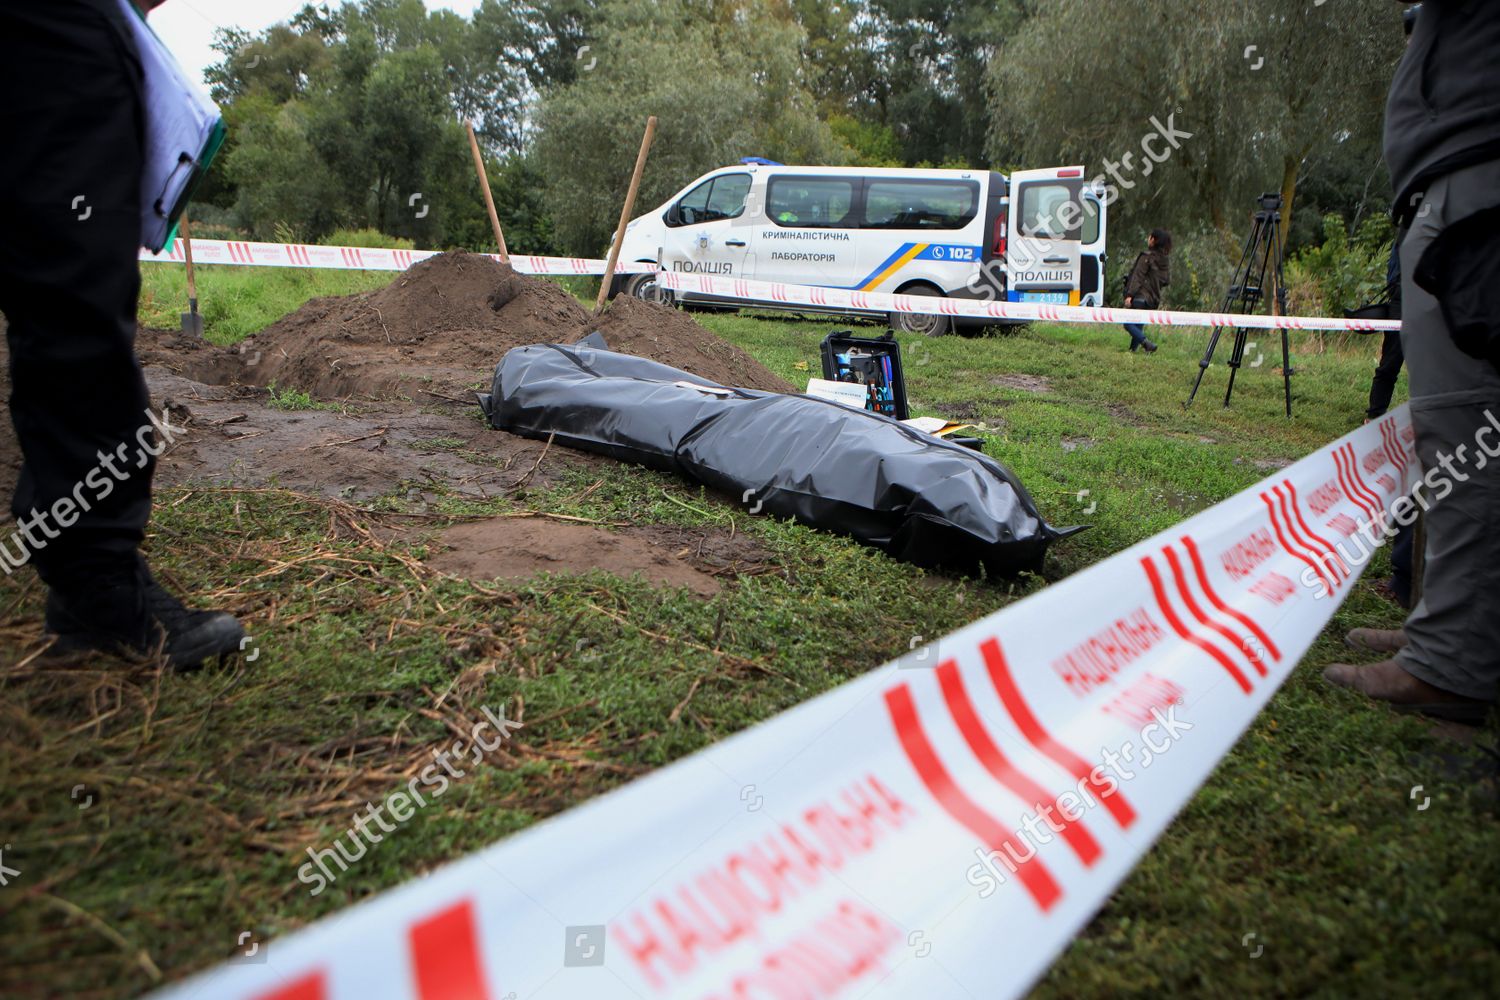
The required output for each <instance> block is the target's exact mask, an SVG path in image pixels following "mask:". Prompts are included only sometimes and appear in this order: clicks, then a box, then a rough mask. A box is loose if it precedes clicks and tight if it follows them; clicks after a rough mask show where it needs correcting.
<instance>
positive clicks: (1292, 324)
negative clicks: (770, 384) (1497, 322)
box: [657, 271, 1401, 333]
mask: <svg viewBox="0 0 1500 1000" xmlns="http://www.w3.org/2000/svg"><path fill="white" fill-rule="evenodd" d="M657 283H658V284H660V285H661V286H662V287H663V288H670V289H672V290H674V291H688V292H696V293H699V294H703V295H713V296H716V297H718V298H724V299H740V300H743V301H745V302H747V303H751V302H763V303H767V304H770V305H774V306H777V307H780V308H787V307H789V306H807V307H809V308H812V309H828V310H833V311H841V310H848V311H850V312H875V313H892V312H897V313H919V314H922V315H934V314H936V315H940V316H952V317H955V318H965V319H980V320H984V319H991V320H993V319H1015V320H1026V321H1043V322H1053V323H1110V324H1118V323H1144V324H1146V325H1148V326H1209V327H1212V326H1233V327H1245V328H1247V329H1265V330H1280V329H1287V330H1351V331H1354V332H1356V333H1375V332H1378V331H1385V330H1399V329H1401V321H1400V320H1369V319H1334V318H1332V317H1329V316H1255V315H1244V314H1241V313H1233V314H1231V313H1203V312H1183V311H1179V310H1173V309H1112V308H1108V307H1105V306H1058V305H1046V304H1044V303H1040V302H998V301H997V302H991V301H986V300H984V299H962V298H951V297H950V298H936V297H933V296H926V295H892V294H890V293H888V292H861V291H857V290H855V289H851V288H829V287H826V286H823V285H785V284H779V283H777V282H771V281H752V280H750V279H748V278H725V277H722V276H719V275H712V274H697V273H689V272H678V271H662V272H660V274H659V276H658V277H657Z"/></svg>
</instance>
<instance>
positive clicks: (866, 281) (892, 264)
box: [846, 243, 984, 292]
mask: <svg viewBox="0 0 1500 1000" xmlns="http://www.w3.org/2000/svg"><path fill="white" fill-rule="evenodd" d="M983 253H984V248H983V247H977V246H954V245H950V244H946V243H903V244H901V246H900V247H898V248H897V249H896V252H895V253H893V254H891V255H890V256H889V257H887V258H886V259H885V260H883V261H881V262H880V264H879V265H877V266H876V268H875V270H873V271H871V272H870V273H869V274H867V275H865V276H864V278H862V279H861V280H860V281H859V282H857V283H856V284H853V285H848V286H846V287H848V288H852V289H854V290H855V291H857V292H872V291H874V290H875V288H876V286H878V285H879V284H880V283H881V282H883V281H885V280H886V279H888V278H890V277H892V276H893V275H895V274H896V273H897V272H898V271H900V270H901V269H902V268H903V267H905V266H906V265H907V264H910V263H911V262H912V261H914V260H941V261H956V262H958V263H961V264H971V263H976V262H978V261H979V260H981V259H983V256H982V255H983Z"/></svg>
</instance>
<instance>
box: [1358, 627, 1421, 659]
mask: <svg viewBox="0 0 1500 1000" xmlns="http://www.w3.org/2000/svg"><path fill="white" fill-rule="evenodd" d="M1406 643H1407V638H1406V633H1405V632H1403V631H1401V630H1400V629H1399V628H1357V629H1353V630H1351V631H1350V633H1349V634H1348V635H1346V636H1344V645H1346V646H1348V647H1350V648H1351V649H1358V650H1362V651H1364V652H1366V653H1381V654H1383V655H1385V656H1389V655H1391V654H1392V653H1396V652H1399V651H1400V650H1401V649H1402V648H1404V647H1405V646H1406Z"/></svg>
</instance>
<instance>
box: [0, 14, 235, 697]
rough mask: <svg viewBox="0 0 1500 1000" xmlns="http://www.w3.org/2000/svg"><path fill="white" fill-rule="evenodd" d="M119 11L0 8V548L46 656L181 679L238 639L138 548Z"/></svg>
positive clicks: (132, 214) (137, 142)
mask: <svg viewBox="0 0 1500 1000" xmlns="http://www.w3.org/2000/svg"><path fill="white" fill-rule="evenodd" d="M159 2H160V0H154V2H153V0H138V2H137V7H138V8H139V9H141V10H145V9H149V8H150V7H154V6H156V4H157V3H159ZM136 16H137V15H136V13H135V11H131V10H128V9H126V8H125V7H124V6H123V5H122V4H121V3H120V2H119V0H46V2H43V3H37V2H35V0H0V93H3V94H4V96H5V101H4V103H3V104H0V135H3V136H4V137H5V145H4V151H3V152H0V220H4V226H5V239H4V240H0V313H4V315H5V319H6V331H5V333H6V340H7V343H8V346H9V348H10V380H11V398H10V413H11V419H12V421H13V422H14V424H15V430H16V437H17V439H18V441H19V444H20V447H21V454H22V460H23V463H22V468H21V473H20V478H19V480H18V482H17V485H16V492H15V497H14V500H13V502H12V507H11V510H12V513H13V514H14V516H15V517H16V519H17V524H16V528H17V530H16V531H15V532H13V533H10V534H9V537H8V539H7V538H5V536H3V535H0V548H3V549H4V554H5V566H4V570H5V572H6V573H7V574H9V573H11V572H13V571H16V570H17V569H18V568H19V567H20V566H22V565H24V564H26V563H30V564H31V565H32V566H34V567H35V569H36V571H37V573H38V574H39V575H40V576H41V578H42V580H43V581H44V582H45V583H46V585H47V605H46V624H45V628H46V632H47V633H48V634H49V636H51V637H52V645H51V647H50V650H49V652H50V653H52V654H59V653H60V654H85V653H93V652H103V653H108V654H124V655H128V656H140V657H155V656H157V655H161V656H162V657H163V658H164V659H165V661H166V662H167V663H168V664H170V665H171V666H174V667H183V668H186V667H193V666H197V665H199V664H201V663H202V662H203V661H205V660H209V659H212V658H217V657H222V656H225V655H228V654H232V653H234V652H236V651H237V650H238V649H239V644H240V640H241V638H242V637H243V634H244V633H243V630H242V629H241V628H240V625H239V623H238V622H236V621H235V620H234V618H233V617H231V616H230V615H227V614H222V613H213V612H205V611H190V610H188V609H187V608H186V607H185V606H184V605H183V604H182V602H181V601H179V600H178V599H177V598H175V597H174V596H172V595H171V594H170V593H168V592H167V591H166V590H165V589H164V588H163V587H162V586H161V585H160V584H158V583H157V582H156V580H155V578H154V577H153V576H152V574H151V572H150V570H149V569H148V568H147V566H146V562H145V560H144V559H143V558H142V556H141V553H140V546H141V542H142V541H143V539H144V537H145V531H146V522H147V519H148V517H149V516H150V513H151V479H152V473H153V472H154V470H155V458H156V456H157V455H158V454H160V453H161V451H162V450H163V448H164V447H165V445H164V444H163V443H162V440H161V439H162V437H163V436H165V435H164V433H163V431H164V425H163V423H162V422H161V420H160V418H158V417H156V416H155V414H153V413H152V412H151V398H150V395H149V394H148V392H147V389H146V382H145V379H144V377H143V376H142V374H141V366H140V363H139V362H138V361H137V360H136V356H135V350H134V344H135V331H136V299H137V297H138V295H139V292H140V284H141V277H140V267H139V264H138V262H137V253H138V252H139V249H140V246H141V231H142V212H141V208H142V192H141V177H142V173H143V171H144V169H145V156H146V130H147V127H148V120H147V107H146V101H145V96H144V88H145V84H144V71H143V69H142V63H141V58H140V55H139V53H138V51H137V49H136V47H135V39H134V35H133V31H134V28H133V27H132V25H131V22H130V20H129V19H130V18H133V17H136Z"/></svg>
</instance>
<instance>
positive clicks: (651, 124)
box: [594, 115, 656, 313]
mask: <svg viewBox="0 0 1500 1000" xmlns="http://www.w3.org/2000/svg"><path fill="white" fill-rule="evenodd" d="M655 135H656V116H655V115H652V116H651V117H650V118H647V119H646V134H645V135H644V136H642V137H641V151H640V153H639V154H638V155H637V156H636V158H635V173H633V174H631V175H630V190H628V191H626V192H625V205H624V206H623V207H622V208H621V209H620V225H619V227H618V228H617V229H615V241H614V243H613V244H611V245H610V248H609V263H608V264H607V265H605V268H604V276H603V278H601V279H600V281H599V301H597V302H595V303H594V312H595V313H598V312H600V311H601V310H602V309H603V308H604V301H605V300H606V299H608V298H609V286H610V285H612V284H613V283H614V277H615V265H616V264H617V263H619V260H620V244H621V243H623V242H624V241H625V224H626V223H627V222H629V221H630V213H631V211H632V210H633V209H634V208H635V195H636V192H637V191H639V190H640V187H641V172H642V171H644V170H645V169H646V153H647V152H648V151H649V150H650V149H651V139H652V137H653V136H655Z"/></svg>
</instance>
